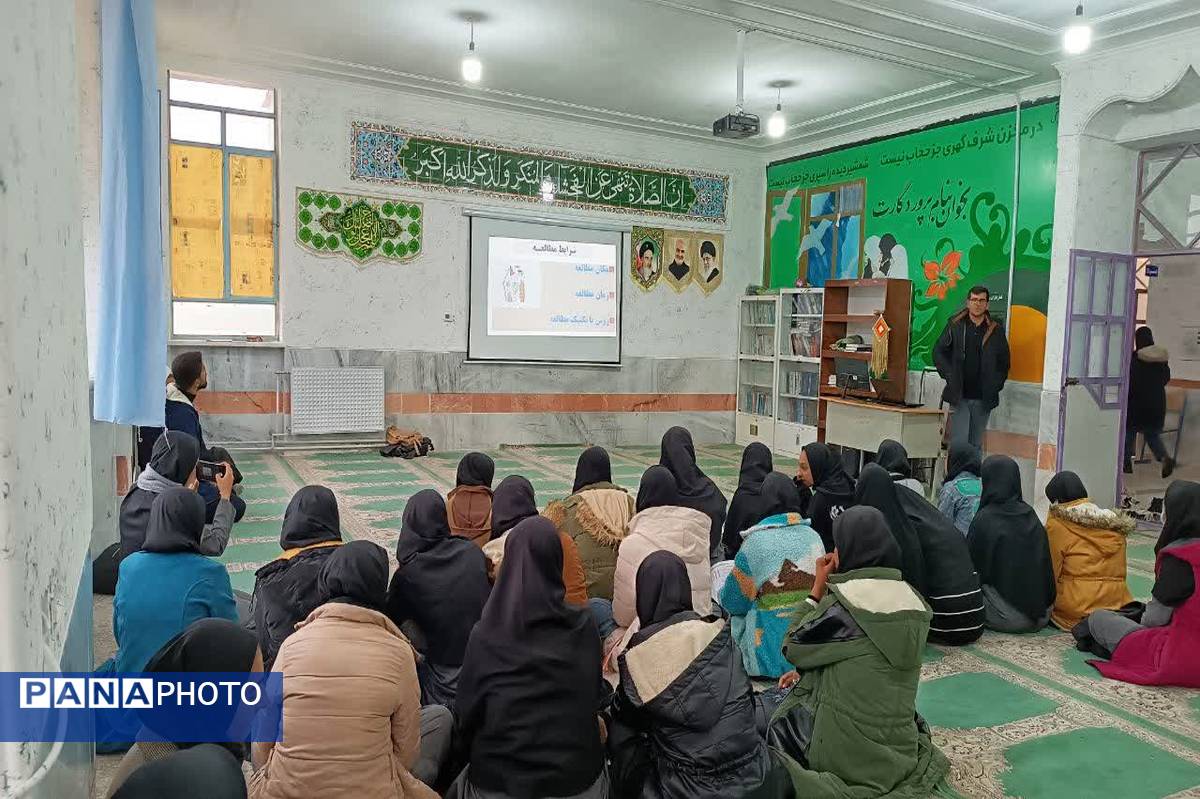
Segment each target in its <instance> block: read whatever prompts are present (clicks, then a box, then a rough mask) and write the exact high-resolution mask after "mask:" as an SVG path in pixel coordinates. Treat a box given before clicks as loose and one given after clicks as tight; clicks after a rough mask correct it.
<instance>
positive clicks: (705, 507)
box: [658, 427, 726, 555]
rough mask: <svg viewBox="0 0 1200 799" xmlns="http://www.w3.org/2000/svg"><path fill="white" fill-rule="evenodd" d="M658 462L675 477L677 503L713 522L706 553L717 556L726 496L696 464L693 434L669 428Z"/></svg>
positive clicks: (684, 430)
mask: <svg viewBox="0 0 1200 799" xmlns="http://www.w3.org/2000/svg"><path fill="white" fill-rule="evenodd" d="M658 463H659V465H660V466H666V467H667V468H668V469H670V470H671V474H673V475H674V476H675V484H676V485H677V486H678V488H679V504H680V505H682V506H684V507H685V508H694V509H696V510H698V511H700V512H702V513H703V514H705V515H706V516H708V518H709V519H711V520H712V527H711V528H710V529H709V532H708V543H709V550H710V552H711V553H712V554H714V555H715V554H716V553H717V552H718V551H719V550H720V548H721V546H720V545H721V528H722V527H723V526H724V524H725V509H726V501H725V495H724V494H722V493H721V490H720V489H719V488H717V484H716V483H714V482H713V481H712V480H711V479H709V477H708V475H706V474H705V473H704V472H703V471H701V470H700V467H699V465H697V464H696V447H695V445H694V444H692V434H691V433H689V432H688V431H687V430H686V429H685V428H682V427H672V428H671V429H670V430H668V431H667V432H666V433H664V434H663V437H662V450H661V455H660V456H659V459H658Z"/></svg>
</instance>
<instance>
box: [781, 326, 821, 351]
mask: <svg viewBox="0 0 1200 799" xmlns="http://www.w3.org/2000/svg"><path fill="white" fill-rule="evenodd" d="M788 340H789V342H790V343H791V348H792V351H791V354H792V356H793V357H801V356H803V357H809V358H813V357H816V356H818V355H820V349H821V320H820V319H799V320H794V321H793V324H792V329H791V332H790V333H789V334H788Z"/></svg>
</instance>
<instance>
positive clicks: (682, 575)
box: [634, 549, 692, 630]
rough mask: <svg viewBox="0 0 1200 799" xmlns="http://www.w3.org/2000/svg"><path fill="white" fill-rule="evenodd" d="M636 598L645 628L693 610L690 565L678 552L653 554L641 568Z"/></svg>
mask: <svg viewBox="0 0 1200 799" xmlns="http://www.w3.org/2000/svg"><path fill="white" fill-rule="evenodd" d="M636 586H637V587H636V589H635V594H634V595H635V596H636V597H637V615H638V622H639V623H640V624H641V627H642V629H643V630H644V629H646V628H647V627H649V626H650V625H652V624H658V623H659V622H663V621H666V620H667V619H669V618H671V617H672V616H674V615H675V614H676V613H682V612H684V611H685V610H691V609H692V583H691V580H689V579H688V573H687V566H686V565H684V562H683V561H682V560H680V559H679V556H678V555H676V554H675V553H674V552H668V551H667V550H665V549H659V550H657V551H655V552H651V553H650V554H649V555H647V556H646V557H645V559H644V560H643V561H642V563H641V565H640V566H638V570H637V578H636Z"/></svg>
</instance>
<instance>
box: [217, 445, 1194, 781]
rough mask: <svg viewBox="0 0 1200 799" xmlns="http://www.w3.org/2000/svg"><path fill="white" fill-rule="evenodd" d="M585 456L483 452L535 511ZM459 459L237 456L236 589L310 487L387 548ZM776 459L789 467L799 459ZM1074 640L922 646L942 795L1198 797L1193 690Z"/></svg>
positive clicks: (1147, 578) (726, 468) (644, 457)
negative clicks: (1107, 671)
mask: <svg viewBox="0 0 1200 799" xmlns="http://www.w3.org/2000/svg"><path fill="white" fill-rule="evenodd" d="M697 450H698V452H697V456H698V460H699V462H700V465H701V467H702V468H703V469H704V470H705V471H706V472H707V473H708V474H710V475H711V476H712V477H713V479H714V480H715V481H716V482H717V484H718V485H719V486H720V487H721V489H722V490H723V491H724V492H725V495H726V496H727V497H732V496H733V491H734V488H735V487H736V484H737V467H738V463H739V461H740V458H741V451H740V449H739V448H737V447H732V446H701V447H698V448H697ZM579 451H580V447H577V446H553V447H511V448H505V449H502V450H499V451H496V452H492V453H490V454H491V455H492V456H493V457H494V458H495V459H496V462H497V469H496V482H499V481H500V480H501V479H502V478H503V477H505V476H507V475H509V474H522V475H524V476H526V477H528V478H529V480H530V482H532V483H533V484H534V487H535V490H536V492H537V501H538V504H539V505H540V506H542V507H544V506H545V505H546V503H547V502H549V501H550V500H553V499H558V498H561V497H564V496H566V495H567V494H568V493H569V492H570V489H571V483H572V479H573V476H574V472H575V460H576V458H577V457H578V455H579ZM611 455H612V462H613V477H614V480H615V481H616V482H617V483H618V484H619V485H621V486H623V487H625V488H626V489H628V490H630V491H636V490H637V484H638V480H639V479H640V477H641V474H642V472H643V471H644V470H645V469H646V468H647V467H649V466H651V465H653V464H655V463H657V462H658V447H621V448H617V449H614V450H612V451H611ZM461 456H462V453H459V452H434V453H432V454H431V455H430V457H426V458H420V459H417V460H414V461H404V460H397V459H390V458H381V457H380V456H379V455H378V454H377V453H376V452H374V451H371V450H357V451H351V452H308V453H305V452H299V453H288V454H287V455H274V454H241V455H239V456H238V465H239V467H240V468H241V469H242V470H243V472H244V473H246V474H251V475H253V477H252V478H247V480H246V490H245V493H244V494H243V497H244V498H245V499H246V501H247V502H248V503H249V506H248V509H247V514H246V519H245V520H244V521H243V522H242V523H240V524H238V525H236V526H235V527H234V530H233V535H232V538H231V540H230V545H229V547H228V549H227V550H226V551H225V554H224V555H223V556H222V558H221V560H222V561H223V562H225V564H226V565H227V567H228V568H229V571H230V579H231V580H232V582H233V585H234V587H235V588H239V589H242V590H247V591H248V590H250V588H251V587H253V585H254V571H255V569H257V568H258V567H259V566H261V565H262V564H264V563H266V562H268V561H269V560H270V559H272V558H273V557H274V556H275V555H276V554H277V553H278V552H279V545H278V536H279V527H280V524H281V522H282V518H283V511H284V509H285V507H286V502H287V499H288V498H289V497H290V496H291V495H292V494H293V493H294V492H295V491H296V489H298V488H300V486H302V485H304V484H307V483H319V484H323V485H328V486H329V487H330V488H332V489H333V490H334V492H335V493H336V494H337V496H338V503H339V508H340V510H341V516H342V527H343V530H344V533H345V535H346V536H347V537H348V538H352V539H357V538H362V539H366V540H370V541H375V542H377V543H379V544H381V545H382V546H384V547H385V548H386V549H387V550H388V551H389V552H392V551H394V550H395V545H396V538H397V536H398V535H399V531H400V519H401V515H402V514H403V512H404V505H405V503H406V502H407V500H408V498H409V497H411V496H412V495H413V494H415V493H416V492H417V491H419V490H420V489H422V488H435V489H437V490H439V491H441V492H442V493H443V494H444V493H445V492H446V491H448V490H449V489H451V488H452V487H453V486H454V474H455V469H456V467H457V465H458V460H459V458H460V457H461ZM781 461H782V462H778V461H777V463H776V466H777V467H778V468H779V469H781V470H786V471H789V472H791V471H794V469H795V461H794V460H790V459H789V460H786V461H783V460H782V459H781ZM1153 544H1154V538H1152V537H1150V536H1148V535H1146V534H1143V533H1135V534H1134V535H1133V536H1132V537H1131V539H1130V547H1129V569H1130V574H1129V586H1130V590H1131V591H1132V592H1133V593H1134V595H1135V596H1136V597H1138V598H1141V599H1145V598H1146V597H1147V595H1148V594H1149V590H1150V585H1151V583H1152V579H1153V566H1154V564H1153ZM1072 643H1073V642H1072V640H1071V637H1070V635H1068V634H1066V633H1063V632H1059V631H1056V630H1046V631H1043V632H1042V633H1041V634H1037V635H1021V636H1012V635H999V634H994V633H988V634H986V635H985V636H984V637H983V638H982V639H980V641H978V642H977V643H975V644H973V645H971V646H968V647H963V648H958V649H954V648H942V647H934V646H930V647H928V648H927V649H926V653H925V657H924V666H923V668H922V684H921V686H920V689H919V692H918V709H919V710H920V712H921V714H922V715H923V716H924V717H925V718H926V719H927V720H928V721H929V723H930V725H931V726H932V727H933V734H934V739H935V740H936V742H937V743H938V745H939V746H940V747H941V748H942V750H943V751H944V752H945V753H946V754H947V756H948V757H949V758H950V761H951V764H952V768H951V774H950V786H951V788H952V789H953V791H954V792H957V793H958V794H961V795H962V796H967V797H1008V796H1012V797H1024V799H1043V798H1045V799H1050V798H1051V797H1054V798H1055V799H1057V798H1058V797H1093V796H1095V797H1105V798H1106V799H1108V798H1109V797H1132V798H1133V799H1143V798H1144V799H1151V797H1155V798H1157V797H1167V796H1176V797H1178V796H1189V797H1200V692H1197V691H1189V690H1184V689H1178V688H1146V687H1142V686H1136V685H1126V684H1124V683H1118V682H1114V681H1111V680H1105V679H1102V678H1101V677H1100V675H1099V673H1098V672H1097V671H1096V670H1095V669H1094V668H1092V667H1091V666H1089V665H1087V663H1086V660H1087V657H1088V656H1086V655H1084V654H1083V653H1081V652H1077V651H1076V650H1075V649H1074V647H1073V645H1072Z"/></svg>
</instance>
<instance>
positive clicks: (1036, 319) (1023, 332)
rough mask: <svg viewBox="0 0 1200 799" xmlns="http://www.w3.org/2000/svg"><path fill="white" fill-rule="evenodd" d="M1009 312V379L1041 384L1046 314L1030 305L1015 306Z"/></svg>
mask: <svg viewBox="0 0 1200 799" xmlns="http://www.w3.org/2000/svg"><path fill="white" fill-rule="evenodd" d="M1010 313H1011V314H1012V324H1011V325H1010V326H1009V330H1008V350H1009V353H1010V355H1011V358H1010V362H1011V366H1010V367H1009V369H1008V379H1009V380H1020V381H1021V382H1023V383H1040V382H1042V367H1043V366H1045V361H1046V315H1045V314H1043V313H1042V312H1041V311H1038V310H1037V309H1035V308H1030V307H1029V306H1028V305H1014V306H1013V307H1012V310H1011V311H1010Z"/></svg>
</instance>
